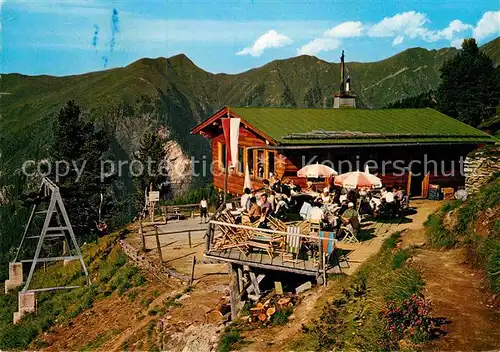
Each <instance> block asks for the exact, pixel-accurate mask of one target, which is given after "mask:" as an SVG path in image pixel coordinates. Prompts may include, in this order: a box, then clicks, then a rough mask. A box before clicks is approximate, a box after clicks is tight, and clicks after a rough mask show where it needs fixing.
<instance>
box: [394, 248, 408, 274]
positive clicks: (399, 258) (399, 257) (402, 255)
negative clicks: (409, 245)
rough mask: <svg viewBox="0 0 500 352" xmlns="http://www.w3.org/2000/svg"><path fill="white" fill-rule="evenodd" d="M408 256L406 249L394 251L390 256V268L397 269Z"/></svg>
mask: <svg viewBox="0 0 500 352" xmlns="http://www.w3.org/2000/svg"><path fill="white" fill-rule="evenodd" d="M409 257H410V251H409V250H407V249H401V250H399V251H397V252H396V253H394V256H393V257H392V268H393V269H399V268H401V267H402V266H403V264H404V263H405V262H406V260H407V259H408V258H409Z"/></svg>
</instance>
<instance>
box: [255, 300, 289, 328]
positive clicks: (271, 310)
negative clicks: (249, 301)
mask: <svg viewBox="0 0 500 352" xmlns="http://www.w3.org/2000/svg"><path fill="white" fill-rule="evenodd" d="M297 303H298V302H297V296H296V295H293V294H284V295H274V296H271V297H269V298H267V299H264V300H262V301H260V302H257V303H256V304H255V306H253V307H252V308H250V316H249V317H248V321H249V322H251V323H254V322H260V323H262V324H264V325H267V324H268V323H269V322H271V320H272V317H273V315H275V314H277V313H278V312H280V311H284V310H287V311H290V309H293V307H294V306H295V305H296V304H297Z"/></svg>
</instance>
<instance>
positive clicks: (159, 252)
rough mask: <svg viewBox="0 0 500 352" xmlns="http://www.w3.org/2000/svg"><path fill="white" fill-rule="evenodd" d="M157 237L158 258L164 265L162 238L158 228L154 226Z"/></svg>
mask: <svg viewBox="0 0 500 352" xmlns="http://www.w3.org/2000/svg"><path fill="white" fill-rule="evenodd" d="M154 228H155V237H156V248H157V249H158V256H159V257H160V264H163V254H162V253H161V246H160V237H159V236H158V226H156V225H154Z"/></svg>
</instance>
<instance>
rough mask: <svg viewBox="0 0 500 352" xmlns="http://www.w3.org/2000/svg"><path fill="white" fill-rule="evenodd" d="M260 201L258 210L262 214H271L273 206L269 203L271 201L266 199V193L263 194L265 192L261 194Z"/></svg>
mask: <svg viewBox="0 0 500 352" xmlns="http://www.w3.org/2000/svg"><path fill="white" fill-rule="evenodd" d="M260 202H261V206H260V211H261V213H262V215H264V216H267V215H269V214H271V213H272V211H273V206H272V205H271V203H270V202H269V200H268V199H267V194H265V193H263V194H261V196H260Z"/></svg>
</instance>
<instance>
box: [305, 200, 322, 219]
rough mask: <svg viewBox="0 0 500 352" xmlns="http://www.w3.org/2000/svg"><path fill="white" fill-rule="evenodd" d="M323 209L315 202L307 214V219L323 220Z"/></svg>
mask: <svg viewBox="0 0 500 352" xmlns="http://www.w3.org/2000/svg"><path fill="white" fill-rule="evenodd" d="M323 216H324V213H323V210H322V209H321V204H319V203H315V204H314V205H313V207H312V208H311V210H310V211H309V213H308V215H307V220H309V221H311V222H315V223H320V222H321V221H322V220H323Z"/></svg>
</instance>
